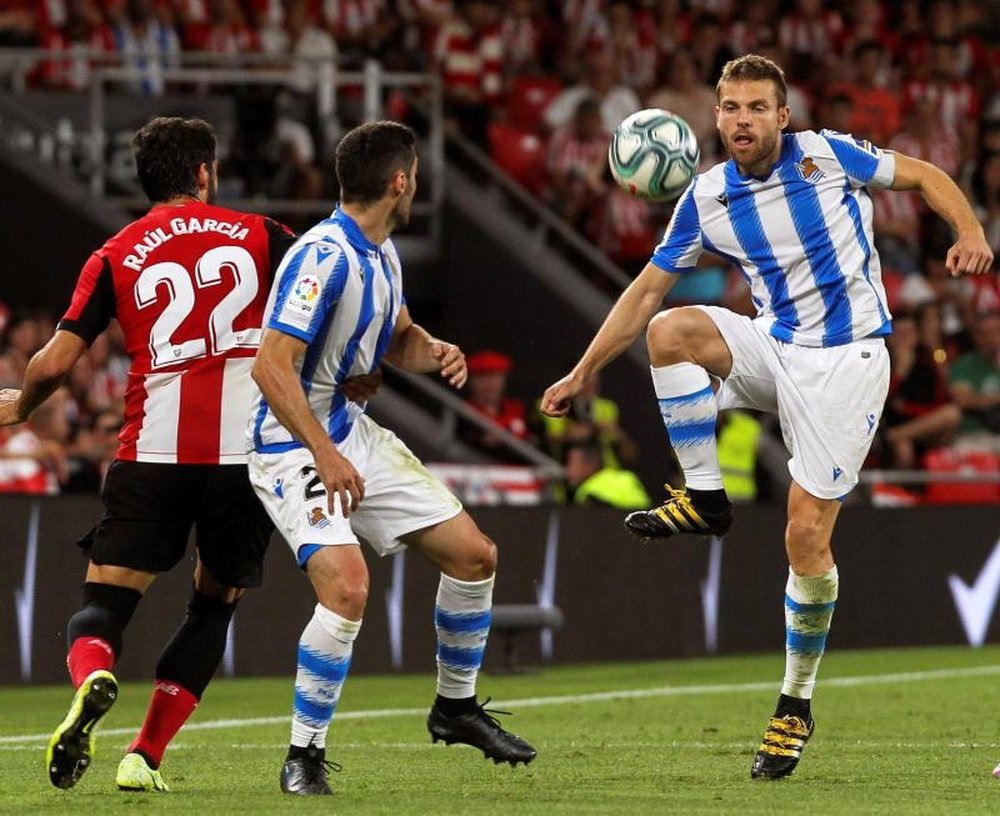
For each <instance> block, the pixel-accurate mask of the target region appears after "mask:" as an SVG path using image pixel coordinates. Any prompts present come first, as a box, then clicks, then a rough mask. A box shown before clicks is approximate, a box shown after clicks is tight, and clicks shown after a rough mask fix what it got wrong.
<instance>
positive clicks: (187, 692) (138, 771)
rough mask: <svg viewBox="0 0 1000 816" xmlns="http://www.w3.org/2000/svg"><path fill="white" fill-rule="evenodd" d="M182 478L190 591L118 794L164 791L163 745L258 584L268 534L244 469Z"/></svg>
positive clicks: (192, 469)
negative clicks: (189, 534)
mask: <svg viewBox="0 0 1000 816" xmlns="http://www.w3.org/2000/svg"><path fill="white" fill-rule="evenodd" d="M180 478H181V479H184V480H186V481H187V482H188V487H189V488H190V493H191V498H189V499H188V500H187V504H186V508H187V509H186V514H188V515H189V517H193V519H194V522H195V528H196V530H197V548H198V560H197V562H196V564H195V570H194V586H193V590H192V593H191V597H190V599H189V601H188V604H187V611H186V614H185V616H184V620H183V621H182V622H181V624H180V626H179V627H178V629H177V631H176V632H175V633H174V635H173V637H172V638H171V639H170V641H169V642H168V643H167V645H166V647H165V648H164V649H163V652H162V653H161V654H160V658H159V660H158V661H157V665H156V673H155V675H154V682H153V691H152V694H151V697H150V702H149V706H148V708H147V710H146V717H145V720H144V721H143V725H142V728H141V729H140V730H139V733H138V735H137V736H136V738H135V739H134V740H133V741H132V743H131V744H130V745H129V748H128V751H127V752H126V755H125V757H124V758H123V759H122V761H121V763H120V764H119V766H118V776H117V780H116V781H117V784H118V787H119V788H120V789H121V790H143V791H166V790H167V785H166V783H165V782H164V781H163V777H162V775H161V774H160V770H159V768H160V763H161V762H162V760H163V755H164V753H165V751H166V749H167V745H168V744H169V743H170V741H171V740H172V739H173V738H174V736H175V735H176V734H177V732H178V731H179V730H180V729H181V727H182V726H183V725H184V723H185V722H186V721H187V719H188V718H189V717H190V716H191V714H192V713H193V712H194V710H195V708H196V707H197V706H198V704H199V702H200V701H201V698H202V695H203V694H204V692H205V689H206V688H207V687H208V684H209V682H210V681H211V679H212V676H213V675H214V674H215V671H216V669H217V668H218V666H219V663H220V662H221V661H222V656H223V654H224V652H225V648H226V636H227V633H228V631H229V623H230V621H231V620H232V617H233V613H234V611H235V609H236V603H237V601H238V600H239V599H240V597H241V596H242V595H243V593H244V592H245V591H246V587H253V586H258V585H259V584H260V582H261V575H262V564H263V559H264V554H265V552H266V550H267V544H268V540H269V537H270V533H271V530H272V529H273V527H272V524H271V522H270V519H269V518H268V517H267V514H266V513H265V512H264V509H263V508H262V507H261V505H260V502H258V501H257V497H256V495H255V494H254V491H253V487H252V486H251V485H250V481H249V478H248V477H247V470H246V467H245V466H243V465H200V466H189V467H186V468H185V469H184V473H183V474H182V475H181V476H180Z"/></svg>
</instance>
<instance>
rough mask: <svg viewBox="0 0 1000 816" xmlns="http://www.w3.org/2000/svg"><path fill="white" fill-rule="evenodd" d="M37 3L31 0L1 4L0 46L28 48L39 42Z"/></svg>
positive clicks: (15, 0) (16, 0)
mask: <svg viewBox="0 0 1000 816" xmlns="http://www.w3.org/2000/svg"><path fill="white" fill-rule="evenodd" d="M35 5H37V4H36V3H33V2H31V0H7V2H4V3H2V4H0V47H8V48H10V47H13V48H28V47H30V46H33V45H35V44H36V43H37V42H38V28H37V26H36V17H35V9H34V8H33V7H34V6H35Z"/></svg>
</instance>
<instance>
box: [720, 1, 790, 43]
mask: <svg viewBox="0 0 1000 816" xmlns="http://www.w3.org/2000/svg"><path fill="white" fill-rule="evenodd" d="M779 19H780V16H779V14H778V3H777V0H759V2H754V3H748V4H747V5H746V6H745V7H744V8H743V13H742V14H741V15H740V16H739V17H737V18H736V19H734V20H733V21H732V23H730V25H729V32H728V34H727V42H728V45H729V48H730V50H731V51H732V52H733V53H734V54H756V53H757V50H758V49H759V48H760V47H761V46H762V45H765V44H767V43H772V42H774V41H775V40H776V39H777V37H778V28H777V24H778V20H779Z"/></svg>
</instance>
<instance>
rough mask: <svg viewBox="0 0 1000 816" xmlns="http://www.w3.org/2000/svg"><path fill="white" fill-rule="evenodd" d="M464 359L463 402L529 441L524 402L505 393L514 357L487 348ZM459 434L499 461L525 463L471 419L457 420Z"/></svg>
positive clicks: (466, 441)
mask: <svg viewBox="0 0 1000 816" xmlns="http://www.w3.org/2000/svg"><path fill="white" fill-rule="evenodd" d="M466 363H467V366H468V371H469V381H468V388H469V396H468V398H467V400H466V402H467V403H468V404H469V406H470V407H471V408H473V409H475V411H476V412H478V413H479V414H480V415H481V416H483V417H485V418H486V419H489V420H490V422H492V423H493V424H494V425H497V426H498V427H500V428H503V429H504V430H505V431H508V432H509V433H511V434H513V435H514V436H516V437H517V438H518V439H524V440H528V441H530V439H531V435H530V433H529V432H528V423H527V412H526V410H525V405H524V402H523V401H522V400H520V399H517V398H515V397H510V396H508V395H507V378H508V376H509V375H510V372H511V370H512V369H513V367H514V361H513V360H511V358H510V357H508V356H507V355H506V354H503V353H501V352H499V351H493V350H490V349H486V350H483V351H478V352H476V353H475V354H470V355H469V357H468V358H467V360H466ZM458 438H459V439H460V440H461V441H463V442H464V443H465V444H467V445H469V446H470V447H472V448H474V449H476V450H478V451H480V452H482V453H485V454H487V455H488V456H490V457H491V458H492V459H494V460H496V461H498V462H510V463H516V464H524V459H523V458H522V457H521V456H519V455H518V454H517V453H514V452H513V451H511V450H510V449H509V448H508V447H507V446H506V445H505V444H504V442H503V441H502V440H501V439H500V438H499V437H498V436H496V435H494V434H491V433H489V432H488V431H484V430H483V429H481V428H480V427H479V426H478V425H473V424H472V423H471V422H460V423H459V426H458Z"/></svg>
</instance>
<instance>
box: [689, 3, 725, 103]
mask: <svg viewBox="0 0 1000 816" xmlns="http://www.w3.org/2000/svg"><path fill="white" fill-rule="evenodd" d="M688 48H690V50H691V53H692V54H693V55H694V61H695V63H696V64H697V66H698V76H699V78H700V79H701V81H702V82H704V83H707V84H709V85H711V86H712V87H715V82H716V80H717V79H718V78H719V75H720V74H721V73H722V66H724V65H725V64H726V63H727V62H729V60H731V59H733V58H734V57H735V56H736V54H734V53H733V52H732V50H731V49H730V48H729V45H728V44H727V43H726V37H725V31H724V30H723V28H722V21H721V20H719V18H718V17H716V16H715V15H714V14H702V15H700V16H699V17H698V18H697V19H696V20H695V23H694V27H693V28H692V29H691V40H690V43H689V44H688Z"/></svg>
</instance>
